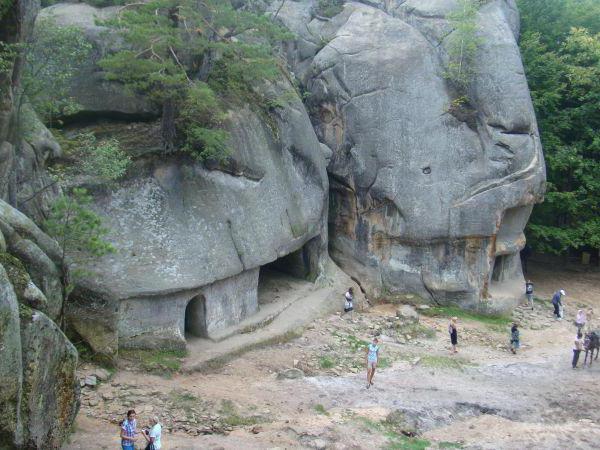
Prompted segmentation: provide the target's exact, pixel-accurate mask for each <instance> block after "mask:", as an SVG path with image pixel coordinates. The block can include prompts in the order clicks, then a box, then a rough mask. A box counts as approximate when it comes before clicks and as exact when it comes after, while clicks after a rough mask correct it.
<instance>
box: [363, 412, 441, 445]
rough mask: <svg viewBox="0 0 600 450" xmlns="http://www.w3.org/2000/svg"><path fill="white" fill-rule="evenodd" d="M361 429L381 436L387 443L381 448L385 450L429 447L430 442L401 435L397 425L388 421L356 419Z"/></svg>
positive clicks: (365, 418)
mask: <svg viewBox="0 0 600 450" xmlns="http://www.w3.org/2000/svg"><path fill="white" fill-rule="evenodd" d="M356 420H357V421H358V422H359V423H361V424H362V426H363V428H366V429H367V430H370V431H375V432H377V433H381V434H383V436H385V437H386V439H387V440H388V442H387V443H386V444H385V445H384V446H383V448H384V449H387V450H426V449H428V448H430V447H431V442H429V441H428V440H425V439H419V438H418V437H408V436H405V435H404V434H402V432H401V430H400V429H399V428H398V424H396V423H392V422H389V421H385V420H383V421H380V422H376V421H374V420H371V419H369V418H367V417H361V416H358V417H356Z"/></svg>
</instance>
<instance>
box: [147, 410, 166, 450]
mask: <svg viewBox="0 0 600 450" xmlns="http://www.w3.org/2000/svg"><path fill="white" fill-rule="evenodd" d="M150 423H151V424H152V428H150V430H146V431H145V432H144V434H143V436H144V439H146V442H147V443H148V445H147V446H146V450H160V448H161V446H162V444H161V442H160V438H161V435H162V427H161V425H160V423H159V421H158V417H157V416H154V417H153V418H152V419H151V420H150Z"/></svg>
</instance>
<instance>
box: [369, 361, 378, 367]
mask: <svg viewBox="0 0 600 450" xmlns="http://www.w3.org/2000/svg"><path fill="white" fill-rule="evenodd" d="M375 367H377V361H367V369H374V368H375Z"/></svg>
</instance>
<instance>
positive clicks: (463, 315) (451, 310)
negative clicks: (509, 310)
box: [420, 306, 512, 327]
mask: <svg viewBox="0 0 600 450" xmlns="http://www.w3.org/2000/svg"><path fill="white" fill-rule="evenodd" d="M420 312H421V314H423V315H424V316H429V317H458V318H459V319H464V320H474V321H477V322H481V323H483V324H485V325H490V326H493V327H500V326H501V327H506V326H508V325H510V324H511V323H512V319H511V318H510V317H507V316H491V315H487V314H481V313H477V312H474V311H467V310H464V309H461V308H459V307H458V306H434V307H431V308H429V309H424V310H422V311H420Z"/></svg>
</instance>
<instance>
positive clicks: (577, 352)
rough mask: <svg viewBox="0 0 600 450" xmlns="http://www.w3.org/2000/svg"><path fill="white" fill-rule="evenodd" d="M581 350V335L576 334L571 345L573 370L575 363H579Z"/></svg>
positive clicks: (575, 366)
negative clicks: (573, 343)
mask: <svg viewBox="0 0 600 450" xmlns="http://www.w3.org/2000/svg"><path fill="white" fill-rule="evenodd" d="M581 350H583V335H582V334H581V333H577V337H576V338H575V345H573V364H572V365H573V369H576V368H577V362H578V361H579V355H580V353H581Z"/></svg>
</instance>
